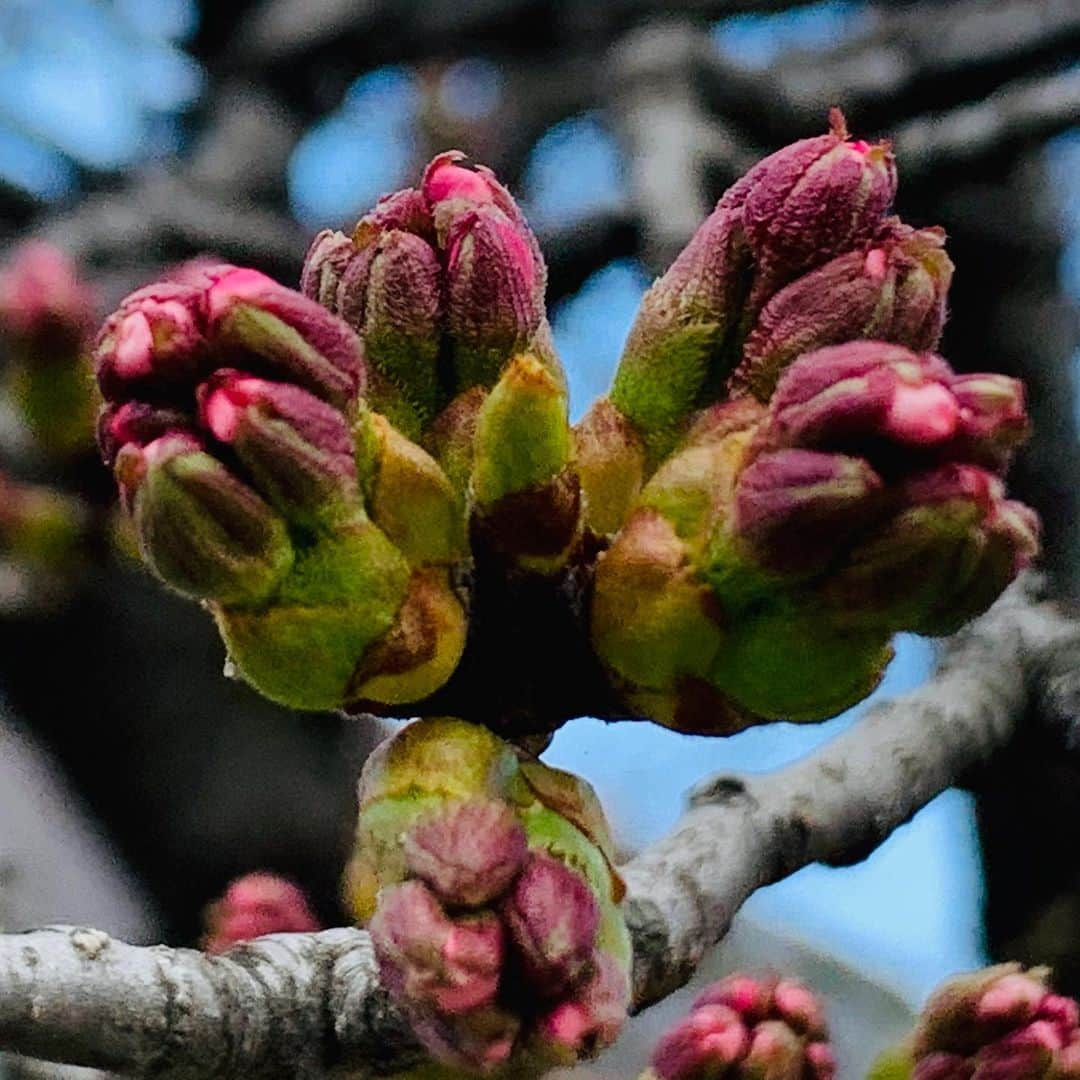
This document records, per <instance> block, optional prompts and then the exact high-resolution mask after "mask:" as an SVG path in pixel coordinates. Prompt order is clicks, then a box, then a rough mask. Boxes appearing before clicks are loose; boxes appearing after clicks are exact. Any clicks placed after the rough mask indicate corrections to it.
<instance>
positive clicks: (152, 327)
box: [94, 281, 207, 401]
mask: <svg viewBox="0 0 1080 1080" xmlns="http://www.w3.org/2000/svg"><path fill="white" fill-rule="evenodd" d="M202 299H203V294H202V292H201V291H200V290H199V289H197V288H194V287H193V286H190V285H182V284H178V283H175V282H169V281H161V282H157V283H155V284H153V285H147V286H146V287H145V288H142V289H139V290H137V291H136V292H133V293H132V294H131V295H130V296H128V297H127V298H126V299H125V300H124V301H123V303H121V305H120V307H119V308H118V309H117V310H116V311H115V312H114V313H113V314H112V315H110V316H109V317H108V319H106V320H105V324H104V326H102V328H101V331H100V332H99V334H98V339H97V344H96V347H95V350H94V364H95V370H96V372H97V379H98V383H99V384H100V386H101V391H102V393H103V394H104V395H105V397H106V399H108V400H113V401H115V400H121V401H122V400H125V399H127V398H129V397H132V396H139V397H143V396H145V397H150V398H154V399H157V398H160V397H162V396H165V397H168V396H169V395H171V394H175V393H176V392H177V390H178V389H183V388H185V387H186V385H189V384H190V383H192V382H194V381H195V380H196V379H197V378H198V376H199V374H200V373H201V372H202V371H203V369H204V368H205V366H206V362H207V343H206V339H205V337H204V333H203V315H202Z"/></svg>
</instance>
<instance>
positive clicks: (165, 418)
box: [97, 401, 193, 468]
mask: <svg viewBox="0 0 1080 1080" xmlns="http://www.w3.org/2000/svg"><path fill="white" fill-rule="evenodd" d="M191 427H192V424H191V418H190V417H189V416H187V415H186V414H185V413H182V412H180V411H179V410H178V409H167V408H159V407H158V406H156V405H148V404H146V402H143V401H126V402H124V404H123V405H106V406H105V407H104V408H103V409H102V410H101V413H100V415H99V416H98V423H97V441H98V448H99V449H100V450H101V457H102V460H103V461H104V462H105V464H106V465H107V466H108V467H109V468H112V466H113V465H114V464H115V462H116V455H117V454H119V453H120V451H121V449H123V447H125V446H126V445H127V444H128V443H133V444H134V445H135V446H146V445H147V444H148V443H151V442H153V441H154V440H155V439H160V438H161V437H162V436H163V435H167V434H169V433H170V432H186V433H189V434H193V432H192V431H191Z"/></svg>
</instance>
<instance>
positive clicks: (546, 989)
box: [502, 853, 600, 997]
mask: <svg viewBox="0 0 1080 1080" xmlns="http://www.w3.org/2000/svg"><path fill="white" fill-rule="evenodd" d="M502 910H503V917H504V918H505V920H506V923H507V927H508V928H509V931H510V935H511V937H512V938H513V942H514V946H515V949H516V951H517V955H518V958H519V960H520V961H521V964H522V969H523V972H524V975H525V978H526V980H527V982H528V984H529V986H530V988H531V989H532V990H533V991H534V992H535V993H538V994H540V995H541V996H543V997H555V996H557V995H559V994H560V993H562V992H563V991H565V990H566V989H567V988H568V987H569V986H570V985H571V984H572V983H574V982H576V981H578V980H579V979H580V977H581V975H582V973H583V972H584V971H585V969H586V966H587V965H588V963H589V959H590V957H591V956H592V952H593V946H594V944H595V943H596V931H597V927H598V926H599V922H600V911H599V908H598V906H597V903H596V898H595V897H594V896H593V893H592V890H591V889H590V888H589V886H588V884H587V883H586V881H585V880H584V878H582V877H581V875H580V874H577V873H575V872H574V871H573V870H571V869H570V868H569V867H568V866H566V865H565V864H564V863H562V862H560V861H559V860H558V859H555V858H552V857H551V856H550V855H546V854H541V853H534V854H533V855H531V856H530V858H529V860H528V862H527V863H526V865H525V868H524V869H523V870H522V872H521V875H520V876H519V877H518V879H517V881H516V882H515V883H514V886H513V889H512V890H511V892H510V894H509V896H508V897H507V899H506V901H505V903H504V905H503V909H502Z"/></svg>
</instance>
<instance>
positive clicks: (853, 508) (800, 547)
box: [732, 449, 884, 574]
mask: <svg viewBox="0 0 1080 1080" xmlns="http://www.w3.org/2000/svg"><path fill="white" fill-rule="evenodd" d="M883 486H884V485H883V482H882V480H881V477H879V476H878V474H877V473H876V472H875V471H874V470H873V469H872V468H871V467H870V466H869V465H868V464H867V463H866V462H865V461H862V460H861V459H859V458H853V457H847V456H845V455H844V454H825V453H821V452H820V451H815V450H798V449H794V450H779V451H776V452H774V453H771V454H763V455H762V456H761V457H759V458H757V459H756V460H755V461H753V462H752V463H751V464H750V465H749V466H747V468H745V469H744V470H743V471H742V472H741V473H740V474H739V479H738V482H737V484H736V487H735V505H734V513H733V515H732V528H733V530H734V532H735V534H736V535H737V536H738V537H739V539H740V540H741V542H742V543H743V544H744V545H745V546H746V548H747V550H748V551H749V552H750V553H751V555H752V557H753V558H754V559H755V560H756V561H757V562H759V563H761V564H762V565H763V566H766V567H768V568H769V569H770V570H774V571H776V572H779V573H795V574H798V573H805V572H807V571H809V570H813V569H817V568H820V567H823V566H824V565H825V564H826V563H827V562H828V561H829V560H830V559H831V558H832V557H833V556H834V555H835V554H836V552H837V551H838V550H840V548H841V547H842V546H843V545H844V544H845V543H846V542H850V539H851V536H852V534H853V533H854V532H855V530H857V529H860V528H864V527H865V526H866V525H867V524H869V523H872V522H873V521H874V520H875V517H877V516H879V515H880V513H881V500H880V498H879V497H878V496H879V495H880V493H881V491H882V488H883Z"/></svg>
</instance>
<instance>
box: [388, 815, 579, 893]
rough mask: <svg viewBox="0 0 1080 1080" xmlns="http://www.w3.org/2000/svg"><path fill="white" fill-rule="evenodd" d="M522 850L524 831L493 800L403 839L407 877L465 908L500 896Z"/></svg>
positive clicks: (520, 862)
mask: <svg viewBox="0 0 1080 1080" xmlns="http://www.w3.org/2000/svg"><path fill="white" fill-rule="evenodd" d="M525 850H526V848H525V830H524V829H523V828H522V827H521V824H520V823H519V822H518V820H517V818H516V817H515V816H514V814H513V812H512V811H511V810H510V808H509V807H508V806H506V805H504V804H503V803H500V802H497V801H496V800H494V799H485V798H479V799H473V800H471V801H468V802H462V803H459V804H457V805H455V806H452V807H450V808H448V809H447V811H446V812H445V813H442V814H438V815H436V816H434V817H432V818H431V819H429V820H421V821H420V822H419V823H418V824H417V825H416V826H415V828H413V829H411V830H410V831H409V832H408V833H407V834H406V836H405V861H406V864H407V866H408V870H409V873H411V874H415V875H416V876H417V877H418V878H421V879H422V880H423V881H425V882H427V884H428V885H430V886H431V888H432V889H433V890H434V891H435V892H436V894H437V895H438V896H439V897H441V898H442V899H443V900H444V901H446V902H447V903H451V904H459V905H464V906H466V907H478V906H480V905H482V904H486V903H487V902H488V901H489V900H492V899H494V898H495V897H496V896H499V895H500V894H501V893H503V892H505V891H506V890H507V888H508V887H509V885H510V883H511V882H512V881H513V880H514V878H515V877H516V876H517V874H518V872H519V871H520V870H521V867H522V865H523V863H524V861H525ZM559 865H560V866H561V864H559ZM519 887H520V886H519Z"/></svg>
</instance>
